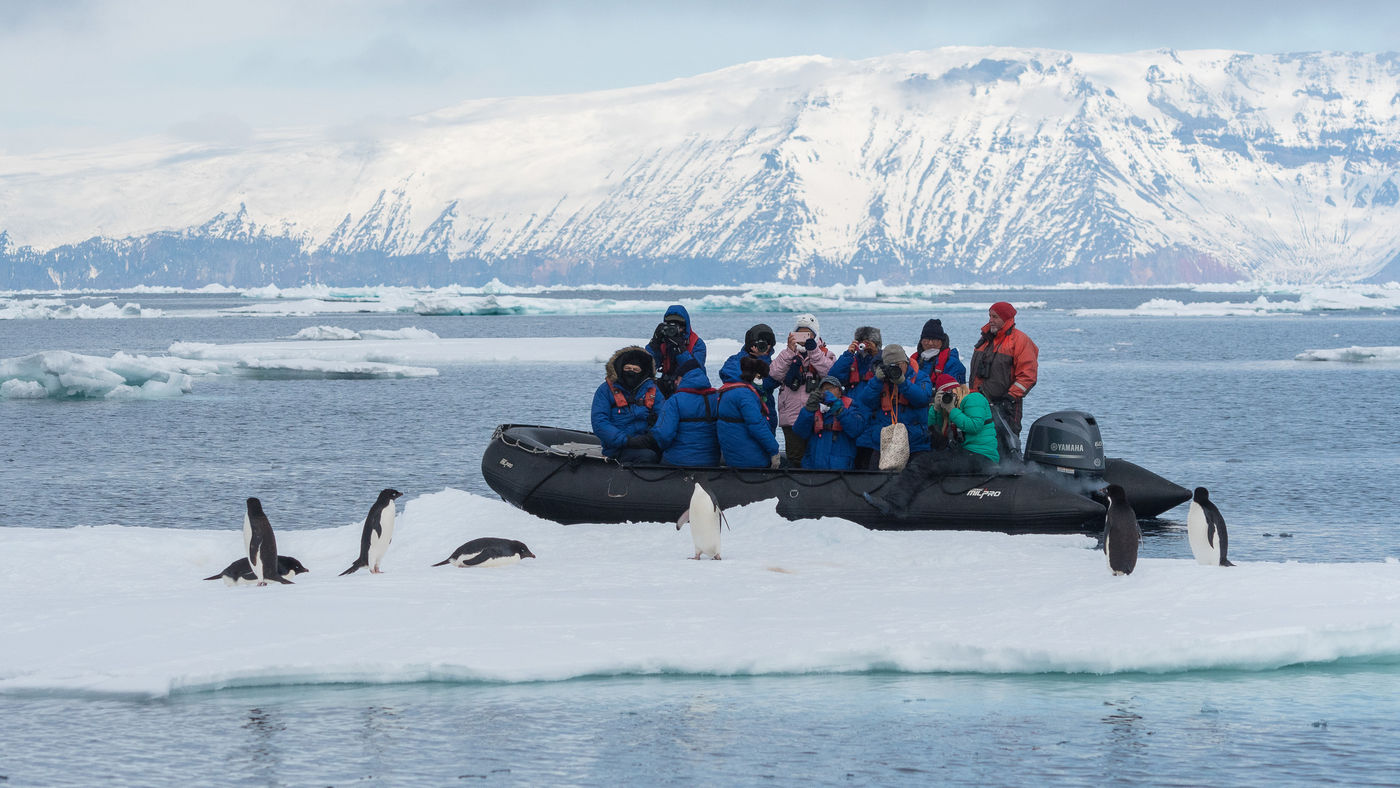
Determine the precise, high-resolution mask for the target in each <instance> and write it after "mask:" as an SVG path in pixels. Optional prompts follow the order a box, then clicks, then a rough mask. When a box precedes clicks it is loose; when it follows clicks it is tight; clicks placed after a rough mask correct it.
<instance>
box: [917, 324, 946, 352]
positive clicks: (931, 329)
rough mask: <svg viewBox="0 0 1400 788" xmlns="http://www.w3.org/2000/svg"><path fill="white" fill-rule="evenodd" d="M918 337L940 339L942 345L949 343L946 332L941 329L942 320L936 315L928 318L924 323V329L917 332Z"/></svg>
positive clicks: (921, 338)
mask: <svg viewBox="0 0 1400 788" xmlns="http://www.w3.org/2000/svg"><path fill="white" fill-rule="evenodd" d="M919 339H920V340H924V339H941V340H943V346H944V347H947V346H948V344H949V342H948V332H946V331H944V330H943V321H942V320H939V319H938V318H936V317H935V318H930V319H929V321H928V322H927V323H924V330H923V332H922V333H920V334H919Z"/></svg>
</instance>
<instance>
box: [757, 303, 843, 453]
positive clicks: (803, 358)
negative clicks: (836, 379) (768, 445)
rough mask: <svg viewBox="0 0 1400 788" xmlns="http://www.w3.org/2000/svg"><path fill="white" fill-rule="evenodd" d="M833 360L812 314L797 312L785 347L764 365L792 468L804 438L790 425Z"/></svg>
mask: <svg viewBox="0 0 1400 788" xmlns="http://www.w3.org/2000/svg"><path fill="white" fill-rule="evenodd" d="M834 363H836V356H835V355H834V354H833V353H832V352H831V351H830V350H827V349H826V343H825V342H823V341H822V339H821V328H820V326H819V325H818V324H817V317H816V315H810V314H803V315H798V316H797V327H796V328H794V329H793V330H792V333H790V334H788V336H787V347H785V348H783V349H782V350H780V351H778V355H776V356H774V357H773V363H772V364H770V365H769V367H768V376H769V377H770V378H772V379H774V380H776V381H778V426H779V427H782V428H783V443H784V445H786V446H787V459H788V465H790V466H792V467H793V468H801V467H802V455H804V454H806V453H807V441H805V440H803V439H802V437H801V436H799V435H798V434H797V433H796V432H795V431H793V429H792V425H793V423H794V422H796V421H797V414H799V413H801V412H802V407H803V406H804V405H806V404H807V395H808V393H810V392H811V391H813V390H815V389H816V388H817V386H819V385H820V384H821V379H822V378H824V377H826V373H827V371H828V370H830V369H831V365H832V364H834Z"/></svg>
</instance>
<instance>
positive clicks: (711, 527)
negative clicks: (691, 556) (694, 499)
mask: <svg viewBox="0 0 1400 788" xmlns="http://www.w3.org/2000/svg"><path fill="white" fill-rule="evenodd" d="M690 538H691V540H692V541H693V542H695V555H696V556H697V557H698V556H701V555H708V556H710V557H711V558H718V557H719V513H718V512H716V511H715V510H714V509H709V510H708V511H706V510H703V509H702V510H701V511H699V512H691V513H690Z"/></svg>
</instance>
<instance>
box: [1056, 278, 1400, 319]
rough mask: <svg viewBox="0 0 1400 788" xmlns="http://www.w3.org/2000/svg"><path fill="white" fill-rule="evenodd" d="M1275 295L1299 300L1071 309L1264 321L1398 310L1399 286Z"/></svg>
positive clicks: (1088, 313) (1085, 313)
mask: <svg viewBox="0 0 1400 788" xmlns="http://www.w3.org/2000/svg"><path fill="white" fill-rule="evenodd" d="M1230 292H1233V291H1230ZM1277 293H1278V294H1284V295H1288V294H1291V293H1296V294H1297V295H1298V298H1297V299H1296V300H1293V299H1282V298H1277V297H1275V298H1274V299H1272V300H1271V299H1270V298H1269V296H1268V295H1260V296H1259V297H1257V298H1255V299H1254V300H1253V301H1198V302H1189V303H1188V302H1183V301H1178V300H1176V299H1172V298H1154V299H1151V300H1150V301H1145V302H1143V303H1142V304H1139V305H1138V306H1136V307H1132V308H1130V309H1097V308H1095V309H1074V310H1071V313H1072V314H1074V315H1078V316H1081V317H1267V316H1271V315H1292V314H1302V313H1305V312H1342V311H1357V310H1390V309H1400V285H1393V284H1392V285H1357V286H1353V287H1317V288H1310V289H1300V290H1295V291H1288V290H1278V291H1277Z"/></svg>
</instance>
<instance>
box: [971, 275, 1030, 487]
mask: <svg viewBox="0 0 1400 788" xmlns="http://www.w3.org/2000/svg"><path fill="white" fill-rule="evenodd" d="M1039 368H1040V348H1038V347H1036V346H1035V343H1034V342H1032V341H1031V338H1030V337H1028V336H1026V334H1025V332H1024V331H1022V330H1021V329H1019V328H1017V327H1016V307H1014V306H1012V305H1011V304H1008V303H1007V302H1005V301H998V302H996V303H995V304H992V306H991V308H990V309H988V310H987V325H985V326H982V339H981V340H980V341H979V342H978V343H977V348H976V350H974V351H973V353H972V386H971V388H972V390H973V391H977V392H980V393H981V394H982V395H983V396H985V397H986V398H987V400H988V401H989V402H990V403H991V405H992V414H993V416H994V417H995V418H996V419H997V437H998V438H1000V441H999V442H998V447H999V449H1000V451H1001V456H1002V458H1003V459H1005V458H1006V457H1009V456H1010V457H1016V458H1018V459H1019V458H1020V456H1021V410H1022V401H1023V400H1024V399H1025V397H1026V395H1027V394H1029V393H1030V392H1031V389H1032V388H1034V387H1035V380H1036V375H1037V373H1038V372H1039Z"/></svg>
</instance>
